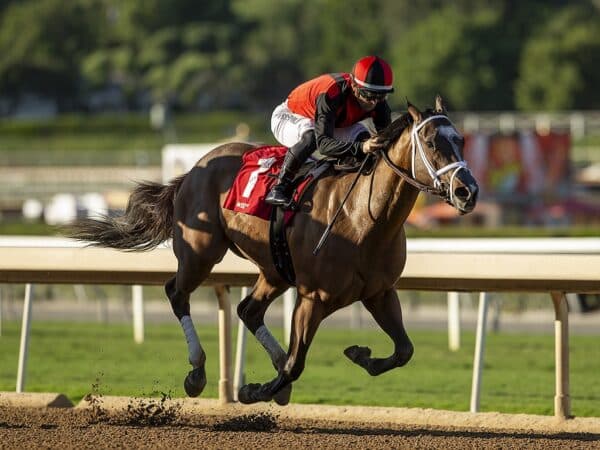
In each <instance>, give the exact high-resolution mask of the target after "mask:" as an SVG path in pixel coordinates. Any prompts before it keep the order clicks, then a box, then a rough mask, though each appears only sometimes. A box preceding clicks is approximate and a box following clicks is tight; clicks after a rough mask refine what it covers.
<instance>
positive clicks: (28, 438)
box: [0, 398, 600, 450]
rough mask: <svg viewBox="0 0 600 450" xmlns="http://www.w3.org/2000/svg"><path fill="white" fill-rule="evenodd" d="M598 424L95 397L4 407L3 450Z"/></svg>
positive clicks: (556, 444) (543, 438) (333, 441)
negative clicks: (68, 403) (71, 404)
mask: <svg viewBox="0 0 600 450" xmlns="http://www.w3.org/2000/svg"><path fill="white" fill-rule="evenodd" d="M468 424H470V426H467V425H468ZM599 424H600V421H599V419H585V418H584V419H575V420H574V421H573V420H570V421H566V422H565V421H556V420H555V419H554V418H551V417H541V416H526V415H504V414H495V413H487V414H477V415H472V414H469V413H454V412H448V411H445V412H444V411H433V410H419V409H401V408H400V409H398V408H396V409H392V408H362V407H356V408H354V407H352V408H350V407H329V406H327V407H322V406H311V405H289V406H287V407H283V408H280V407H276V406H271V405H260V406H256V407H254V406H252V407H247V406H243V405H234V406H228V407H221V406H220V405H219V404H218V403H217V402H216V401H211V400H200V401H198V400H194V401H185V402H178V401H161V400H157V399H123V398H116V399H115V398H113V399H110V398H107V399H102V398H96V399H94V398H92V399H91V402H88V403H84V404H83V405H79V406H78V407H76V408H25V407H14V406H0V448H24V447H27V448H73V447H77V448H161V447H169V448H181V449H184V448H203V449H213V448H214V449H217V448H218V449H220V450H222V449H242V448H247V449H271V448H286V449H290V448H315V449H316V448H319V449H343V448H357V449H364V448H369V449H379V448H382V449H383V448H385V449H390V448H395V449H396V448H407V449H417V448H428V449H438V448H439V449H465V448H486V449H489V448H502V449H516V448H519V449H522V448H536V449H537V448H539V449H544V450H547V449H552V448H568V449H584V448H585V449H587V448H600V425H599Z"/></svg>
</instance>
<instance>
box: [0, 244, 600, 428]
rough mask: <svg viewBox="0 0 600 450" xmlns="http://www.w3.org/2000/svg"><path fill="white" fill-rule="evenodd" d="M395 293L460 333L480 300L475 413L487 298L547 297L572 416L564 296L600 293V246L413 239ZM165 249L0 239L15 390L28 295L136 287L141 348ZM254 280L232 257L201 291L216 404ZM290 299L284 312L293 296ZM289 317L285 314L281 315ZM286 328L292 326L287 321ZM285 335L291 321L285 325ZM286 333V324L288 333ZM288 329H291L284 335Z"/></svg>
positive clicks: (167, 256)
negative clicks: (441, 298) (239, 302)
mask: <svg viewBox="0 0 600 450" xmlns="http://www.w3.org/2000/svg"><path fill="white" fill-rule="evenodd" d="M407 253H408V256H407V264H406V268H405V270H404V273H403V274H402V277H401V278H400V279H399V280H398V282H397V284H396V288H397V289H398V290H412V291H441V292H448V293H449V297H448V298H449V329H450V331H451V332H452V330H454V331H455V332H456V330H457V329H458V326H457V321H458V316H459V315H458V310H457V308H458V300H457V296H456V295H455V293H457V292H479V293H480V301H479V315H478V323H477V334H476V345H475V356H474V364H473V382H472V392H471V408H470V409H471V411H472V412H477V411H478V408H479V395H480V386H481V377H482V368H483V364H482V362H483V356H484V349H485V334H486V328H485V327H486V316H487V303H488V302H487V293H489V292H538V293H547V294H549V298H550V299H551V300H552V302H553V305H554V311H555V321H554V324H555V396H554V411H555V416H556V417H558V418H563V419H566V418H569V417H570V412H571V405H570V396H569V317H568V303H567V297H566V294H567V293H600V275H599V274H600V238H554V239H546V238H540V239H536V238H526V239H412V240H409V241H408V244H407ZM176 264H177V262H176V259H175V256H174V255H173V252H172V250H171V249H170V248H169V247H168V246H167V245H165V246H162V247H159V248H157V249H155V250H152V251H150V252H145V253H130V252H119V251H116V250H111V249H103V248H91V247H84V246H83V245H82V244H80V243H78V242H75V241H72V240H68V239H63V238H48V237H3V238H0V283H24V284H26V290H25V299H24V305H23V317H22V328H21V342H20V350H19V361H18V372H17V386H16V391H17V392H23V391H24V387H25V374H26V367H27V349H28V341H29V329H30V323H31V310H32V306H33V305H32V301H31V300H32V289H33V285H34V284H36V283H41V284H120V285H132V286H133V322H134V338H135V339H136V341H138V342H141V341H142V340H143V299H142V295H141V292H142V290H141V286H142V285H162V284H164V283H165V282H166V281H167V280H168V279H169V278H170V277H171V276H173V274H174V273H175V270H176ZM256 278H257V269H256V268H255V266H254V265H252V264H251V263H250V262H249V261H247V260H244V259H242V258H239V257H237V256H236V255H234V254H232V253H231V252H230V253H228V254H227V255H226V256H225V258H224V259H223V260H222V261H221V262H220V263H219V264H217V265H216V266H215V267H214V269H213V271H212V272H211V274H210V276H209V277H208V279H207V280H206V281H205V283H204V285H207V286H213V287H214V289H215V292H216V294H217V298H218V300H219V344H220V358H219V359H220V381H219V398H220V400H221V402H222V403H228V402H232V401H234V399H235V396H234V393H233V392H234V389H233V387H234V384H236V383H238V382H239V380H240V379H241V375H242V372H243V354H244V337H245V328H243V326H242V325H241V324H240V328H239V329H240V331H242V332H240V333H238V344H237V354H236V369H235V379H236V382H235V383H234V378H233V377H232V364H231V361H232V345H231V300H230V298H229V294H228V290H227V289H225V287H226V286H236V287H242V288H243V289H242V296H244V295H246V294H247V292H248V289H247V287H248V286H252V285H253V284H254V282H255V281H256ZM289 292H290V291H288V294H286V296H287V299H286V301H285V303H286V304H287V305H288V306H287V307H285V305H284V311H286V310H287V311H288V313H287V315H288V316H289V311H291V309H292V308H291V303H292V302H293V296H290V295H289ZM285 316H286V315H284V317H285ZM284 322H285V323H288V322H289V318H285V319H284ZM287 326H288V327H289V323H288V325H287ZM284 328H285V326H284ZM288 329H289V328H288Z"/></svg>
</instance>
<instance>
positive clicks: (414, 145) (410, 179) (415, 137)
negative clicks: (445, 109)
mask: <svg viewBox="0 0 600 450" xmlns="http://www.w3.org/2000/svg"><path fill="white" fill-rule="evenodd" d="M435 119H445V120H447V121H448V122H450V119H448V117H446V116H443V115H439V114H438V115H435V116H430V117H428V118H427V119H425V120H423V121H422V122H421V123H419V124H417V125H415V126H413V128H412V130H411V131H410V146H411V153H412V155H411V166H412V167H411V174H408V173H406V172H405V171H404V169H402V168H400V167H398V166H397V165H395V164H394V163H393V162H392V160H391V159H390V157H389V155H388V154H387V150H383V149H382V150H379V154H380V155H381V156H382V158H383V160H384V161H385V163H386V164H387V165H388V166H389V167H390V168H391V169H392V170H393V171H394V173H396V174H397V175H398V176H399V177H400V178H402V179H403V180H404V181H406V182H407V183H409V184H410V185H412V186H414V187H416V188H417V189H419V190H420V191H423V192H427V193H430V194H434V195H438V196H440V197H443V198H444V199H445V200H447V201H449V202H451V203H452V201H453V191H454V190H453V189H452V186H453V184H454V178H455V177H456V174H457V173H458V172H459V171H460V170H467V171H469V169H468V167H467V163H466V162H465V161H464V160H463V159H462V158H461V157H460V155H457V156H458V157H459V160H458V161H455V162H453V163H450V164H448V165H446V166H444V167H442V168H441V169H438V170H436V169H435V167H433V164H431V162H430V161H429V159H428V158H427V154H426V153H425V149H424V148H423V144H422V143H421V139H419V134H418V133H419V130H420V129H421V128H423V127H424V126H425V124H427V123H428V122H431V121H432V120H435ZM450 125H452V122H450ZM417 153H418V155H419V157H420V158H421V162H422V163H423V165H424V166H425V168H426V169H427V173H428V174H429V177H430V178H431V180H432V181H433V186H430V185H427V184H424V183H421V182H420V181H418V180H417V179H416V176H415V160H416V157H417ZM450 171H453V172H452V175H450V184H449V185H446V184H445V183H444V182H442V181H441V180H440V175H443V174H445V173H446V172H450Z"/></svg>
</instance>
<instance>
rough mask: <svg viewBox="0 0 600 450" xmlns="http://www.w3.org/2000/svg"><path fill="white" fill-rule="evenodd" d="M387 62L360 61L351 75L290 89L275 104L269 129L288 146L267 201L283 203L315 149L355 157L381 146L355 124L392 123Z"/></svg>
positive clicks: (328, 76)
mask: <svg viewBox="0 0 600 450" xmlns="http://www.w3.org/2000/svg"><path fill="white" fill-rule="evenodd" d="M392 82H393V73H392V69H391V67H390V65H389V64H388V63H387V62H385V61H384V60H383V59H381V58H379V57H377V56H365V57H364V58H361V59H359V60H358V61H357V62H356V64H354V67H353V69H352V73H330V74H325V75H321V76H319V77H317V78H314V79H312V80H309V81H307V82H305V83H303V84H301V85H300V86H298V87H297V88H295V89H294V90H293V91H292V92H291V93H290V94H289V96H288V98H287V100H286V101H285V102H283V103H282V104H281V105H279V106H277V108H275V110H274V111H273V115H272V117H271V130H272V131H273V134H274V136H275V138H276V139H277V141H279V142H280V143H281V144H283V145H284V146H286V147H288V151H287V153H286V155H285V159H284V162H283V166H282V168H281V171H280V173H279V178H278V181H277V184H276V185H275V186H273V188H272V189H271V192H270V193H269V194H268V195H267V197H266V198H265V201H266V202H267V203H270V204H272V205H287V204H289V202H290V195H291V192H290V190H291V189H290V188H291V183H292V180H293V179H294V176H295V175H296V173H297V171H298V169H299V168H300V167H301V166H302V164H303V163H304V162H305V161H306V160H307V159H308V157H309V156H310V155H311V154H312V153H313V152H314V151H315V150H317V149H318V150H319V151H318V153H319V154H320V156H321V157H323V156H342V155H347V154H351V155H354V156H360V155H363V154H367V153H371V152H374V151H376V150H378V149H380V148H381V147H382V144H381V142H380V141H379V140H378V139H377V138H376V137H370V133H369V131H368V130H367V128H366V127H365V126H364V125H363V124H362V123H359V122H360V121H361V120H363V119H366V118H369V117H370V118H372V119H373V123H374V125H375V129H376V130H377V131H380V130H382V129H383V128H385V127H386V126H387V125H389V124H390V121H391V111H390V107H389V105H388V103H387V101H386V98H387V95H388V94H389V93H391V92H393V91H394V88H393V87H392Z"/></svg>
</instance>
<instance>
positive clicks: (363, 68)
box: [352, 56, 394, 92]
mask: <svg viewBox="0 0 600 450" xmlns="http://www.w3.org/2000/svg"><path fill="white" fill-rule="evenodd" d="M352 79H353V80H354V82H355V83H356V84H357V85H358V86H359V87H360V88H363V89H365V90H367V91H376V92H394V88H393V86H392V83H393V81H394V74H393V73H392V68H391V67H390V65H389V64H388V63H387V62H385V61H384V60H383V59H381V58H379V57H378V56H365V57H364V58H361V59H359V60H358V61H357V62H356V64H354V67H353V68H352Z"/></svg>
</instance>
